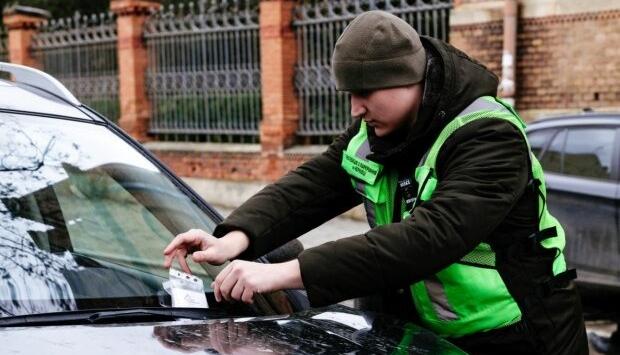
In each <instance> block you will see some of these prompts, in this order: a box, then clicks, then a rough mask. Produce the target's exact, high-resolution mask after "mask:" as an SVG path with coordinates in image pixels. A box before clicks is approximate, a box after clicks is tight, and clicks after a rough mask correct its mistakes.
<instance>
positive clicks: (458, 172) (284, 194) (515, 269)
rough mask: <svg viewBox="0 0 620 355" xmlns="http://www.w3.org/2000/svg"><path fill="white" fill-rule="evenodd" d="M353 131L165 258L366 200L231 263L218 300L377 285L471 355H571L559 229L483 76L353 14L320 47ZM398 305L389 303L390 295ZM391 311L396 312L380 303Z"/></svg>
mask: <svg viewBox="0 0 620 355" xmlns="http://www.w3.org/2000/svg"><path fill="white" fill-rule="evenodd" d="M332 69H333V73H334V77H335V82H336V88H337V89H338V90H344V91H348V92H350V94H351V115H352V116H353V117H355V118H357V119H356V121H355V122H354V124H353V125H352V126H351V127H350V128H349V129H348V130H347V131H346V132H345V133H344V134H343V135H342V136H340V137H339V138H337V139H336V140H335V141H334V142H333V143H332V144H331V145H330V147H329V148H328V150H327V151H326V152H325V153H323V154H322V155H320V156H318V157H316V158H314V159H312V160H310V161H308V162H307V163H305V164H303V165H302V166H300V167H299V168H297V169H296V170H294V171H292V172H291V173H289V174H288V175H286V176H284V177H283V178H281V179H280V180H279V181H277V182H276V183H274V184H272V185H270V186H268V187H266V188H265V189H263V190H262V191H261V192H259V193H258V194H256V195H255V196H254V197H252V198H251V199H249V200H248V201H247V202H246V203H244V204H243V205H242V206H241V207H239V208H238V209H237V210H236V211H234V212H233V213H232V214H231V215H230V216H229V217H228V218H227V219H226V220H225V221H224V222H223V223H222V224H220V225H219V226H218V227H217V228H216V230H215V232H214V234H215V236H216V237H220V238H219V239H217V238H215V237H213V236H210V235H208V234H207V233H205V232H202V231H198V230H192V231H189V232H187V233H184V234H181V235H179V236H177V238H175V240H174V241H173V242H172V243H171V244H170V245H169V246H168V247H167V248H166V250H165V251H164V253H165V256H166V261H165V265H166V266H170V264H171V262H172V260H173V258H174V257H178V258H179V261H180V262H181V265H182V266H183V268H185V269H186V270H188V268H187V264H186V263H185V259H184V258H185V257H186V256H187V254H188V250H190V251H191V250H195V249H198V250H200V251H197V252H194V253H193V255H192V258H193V260H195V261H197V262H209V263H215V264H220V263H223V262H224V261H226V260H229V259H233V258H239V259H245V260H252V259H253V258H255V257H258V256H260V255H263V254H265V253H266V252H268V251H270V250H272V249H274V248H276V247H278V246H280V245H282V244H284V243H285V242H287V241H289V240H291V239H293V238H296V237H298V236H299V235H301V234H303V233H304V232H306V231H308V230H310V229H312V228H314V227H316V226H317V225H319V224H321V223H323V222H325V221H327V220H329V219H330V218H332V217H334V216H336V215H338V214H340V213H342V212H344V211H346V210H348V209H350V208H351V207H353V206H355V205H357V204H359V203H360V202H361V201H363V202H364V206H365V208H366V212H367V215H368V219H369V223H370V226H371V230H370V231H368V232H367V233H365V234H364V235H360V236H355V237H350V238H345V239H341V240H338V241H335V242H330V243H326V244H324V245H322V246H319V247H316V248H312V249H308V250H306V251H304V252H302V253H301V254H300V255H299V256H298V258H297V259H296V260H292V261H289V262H285V263H279V264H271V265H270V264H258V263H252V262H248V261H241V260H236V261H234V262H232V263H231V264H230V265H229V266H227V267H226V268H225V269H224V270H223V271H222V272H221V273H220V275H218V276H217V278H216V280H215V282H214V284H213V287H214V290H215V295H216V298H217V299H218V301H219V300H221V299H222V298H223V299H226V300H231V299H235V300H243V301H244V302H252V297H253V295H254V294H255V293H259V292H267V291H273V290H278V289H286V288H305V289H306V290H307V293H308V297H309V300H310V302H311V304H312V305H314V306H321V305H326V304H331V303H334V302H339V301H342V300H345V299H350V298H354V297H360V296H366V295H372V294H377V293H380V292H381V293H383V299H384V300H385V299H388V300H389V302H386V303H388V305H386V307H384V310H389V309H390V307H389V305H392V307H391V308H392V311H394V312H398V313H399V314H400V315H401V316H403V315H407V314H408V309H407V308H408V307H406V306H405V304H404V303H402V298H403V297H405V299H406V300H407V303H408V304H409V305H411V306H412V307H411V308H412V309H413V307H415V314H416V315H415V316H416V317H417V318H418V321H419V322H421V323H422V324H423V325H425V326H426V327H428V328H430V329H432V330H433V331H435V332H436V333H438V334H440V335H442V336H444V337H447V338H449V339H450V340H451V341H452V342H454V343H456V344H457V345H460V346H461V347H463V348H464V349H465V350H467V351H469V352H472V353H495V354H497V353H502V354H505V353H520V354H534V353H549V354H585V353H587V351H588V349H587V341H586V338H585V329H584V324H583V317H582V312H581V306H580V301H579V298H578V295H577V294H576V291H575V290H574V287H573V284H572V281H571V279H572V278H574V276H575V274H574V270H566V264H565V261H564V256H563V254H562V249H563V247H564V244H565V243H564V232H563V230H562V228H561V226H560V225H559V223H558V222H557V220H555V218H553V217H552V216H551V215H550V214H549V212H548V211H547V207H546V204H545V194H546V193H545V186H544V178H543V175H542V169H541V168H540V165H539V163H538V162H537V161H536V158H535V157H533V156H532V155H530V150H529V146H528V143H527V140H526V138H525V133H524V131H523V128H524V125H523V123H522V121H521V120H520V118H519V117H518V115H517V114H516V112H514V110H513V109H512V107H510V106H508V105H506V104H504V103H503V102H501V101H500V100H498V99H496V98H495V95H496V92H497V77H496V76H495V75H494V74H493V73H491V72H490V71H488V70H487V69H486V68H485V67H484V66H482V65H481V64H479V63H478V62H476V61H474V60H472V59H470V58H469V57H467V56H466V55H465V54H464V53H462V52H460V51H459V50H457V49H455V48H454V47H452V46H450V45H448V44H446V43H443V42H441V41H439V40H436V39H433V38H427V37H422V38H420V37H419V36H418V34H417V33H416V32H415V30H414V29H413V28H411V27H410V26H409V25H408V24H407V23H406V22H404V21H403V20H401V19H399V18H397V17H396V16H393V15H391V14H388V13H386V12H381V11H370V12H367V13H364V14H362V15H360V16H358V17H357V18H356V19H354V20H353V21H352V22H351V23H350V24H349V26H348V27H347V28H346V29H345V30H344V32H343V33H342V35H341V36H340V38H339V39H338V41H337V43H336V47H335V49H334V53H333V56H332ZM398 300H401V302H399V301H398ZM395 304H396V305H398V307H396V309H394V308H395V307H394V305H395Z"/></svg>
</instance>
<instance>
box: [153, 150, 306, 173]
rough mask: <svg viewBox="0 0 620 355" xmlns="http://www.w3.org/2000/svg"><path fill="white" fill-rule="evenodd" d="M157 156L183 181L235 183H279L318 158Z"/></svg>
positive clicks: (188, 153) (189, 153)
mask: <svg viewBox="0 0 620 355" xmlns="http://www.w3.org/2000/svg"><path fill="white" fill-rule="evenodd" d="M152 151H153V153H154V154H155V155H156V156H157V157H158V158H159V159H161V160H162V162H164V164H166V165H167V166H168V167H170V168H171V169H172V170H173V171H174V172H175V173H176V174H178V175H180V176H183V177H193V178H205V179H220V180H232V181H275V180H277V179H278V178H279V177H280V176H282V175H284V174H286V173H287V172H288V171H290V170H292V169H295V168H296V167H297V166H299V165H301V164H302V163H303V162H305V161H306V160H308V159H310V158H312V157H313V156H314V154H286V153H285V154H283V156H281V157H277V156H268V155H262V154H261V153H258V152H256V153H254V152H251V153H241V152H197V151H166V150H157V149H153V150H152Z"/></svg>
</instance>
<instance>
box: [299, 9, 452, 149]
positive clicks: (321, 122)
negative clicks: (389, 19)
mask: <svg viewBox="0 0 620 355" xmlns="http://www.w3.org/2000/svg"><path fill="white" fill-rule="evenodd" d="M451 7H452V0H339V1H329V0H305V1H302V2H300V3H299V4H298V5H297V7H296V9H295V19H294V21H293V26H294V29H295V32H296V36H297V45H298V48H297V53H298V59H297V67H296V71H295V86H296V89H297V92H298V96H299V100H300V102H299V103H300V105H299V107H300V122H299V128H298V130H297V135H298V136H302V137H304V136H305V137H317V136H319V137H332V136H334V135H337V134H339V133H341V132H343V131H344V130H345V129H346V128H347V127H348V125H349V124H350V123H351V117H350V114H349V97H348V94H345V93H342V92H337V91H336V89H335V86H334V83H333V81H332V79H331V77H330V60H331V53H332V50H333V48H334V46H335V43H336V40H337V39H338V36H339V35H340V34H341V33H342V31H343V30H344V28H345V27H346V26H347V24H348V23H349V22H350V21H351V20H352V19H353V18H355V17H356V16H357V15H358V14H360V13H362V12H364V11H368V10H376V9H379V10H385V11H388V12H391V13H393V14H395V15H397V16H399V17H401V18H402V19H404V20H405V21H407V22H408V23H409V24H410V25H411V26H412V27H413V28H415V29H416V30H417V31H418V33H420V34H422V35H428V36H432V37H436V38H439V39H442V40H445V41H447V40H448V32H449V11H450V8H451Z"/></svg>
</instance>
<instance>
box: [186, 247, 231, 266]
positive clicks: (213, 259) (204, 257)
mask: <svg viewBox="0 0 620 355" xmlns="http://www.w3.org/2000/svg"><path fill="white" fill-rule="evenodd" d="M192 260H193V261H194V262H196V263H209V264H212V265H222V264H223V263H224V262H225V261H226V259H223V258H222V257H221V256H218V253H217V251H216V250H215V249H214V247H209V249H207V250H202V251H196V252H194V253H192Z"/></svg>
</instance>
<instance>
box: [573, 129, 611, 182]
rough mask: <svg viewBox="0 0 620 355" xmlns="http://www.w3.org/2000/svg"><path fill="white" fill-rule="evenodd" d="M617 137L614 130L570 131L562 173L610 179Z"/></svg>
mask: <svg viewBox="0 0 620 355" xmlns="http://www.w3.org/2000/svg"><path fill="white" fill-rule="evenodd" d="M615 136H616V130H615V129H614V128H571V129H569V130H568V136H567V138H566V145H565V148H564V163H563V167H564V168H563V171H562V173H563V174H566V175H575V176H580V177H586V178H595V179H610V178H611V164H612V156H613V150H614V140H615Z"/></svg>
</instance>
